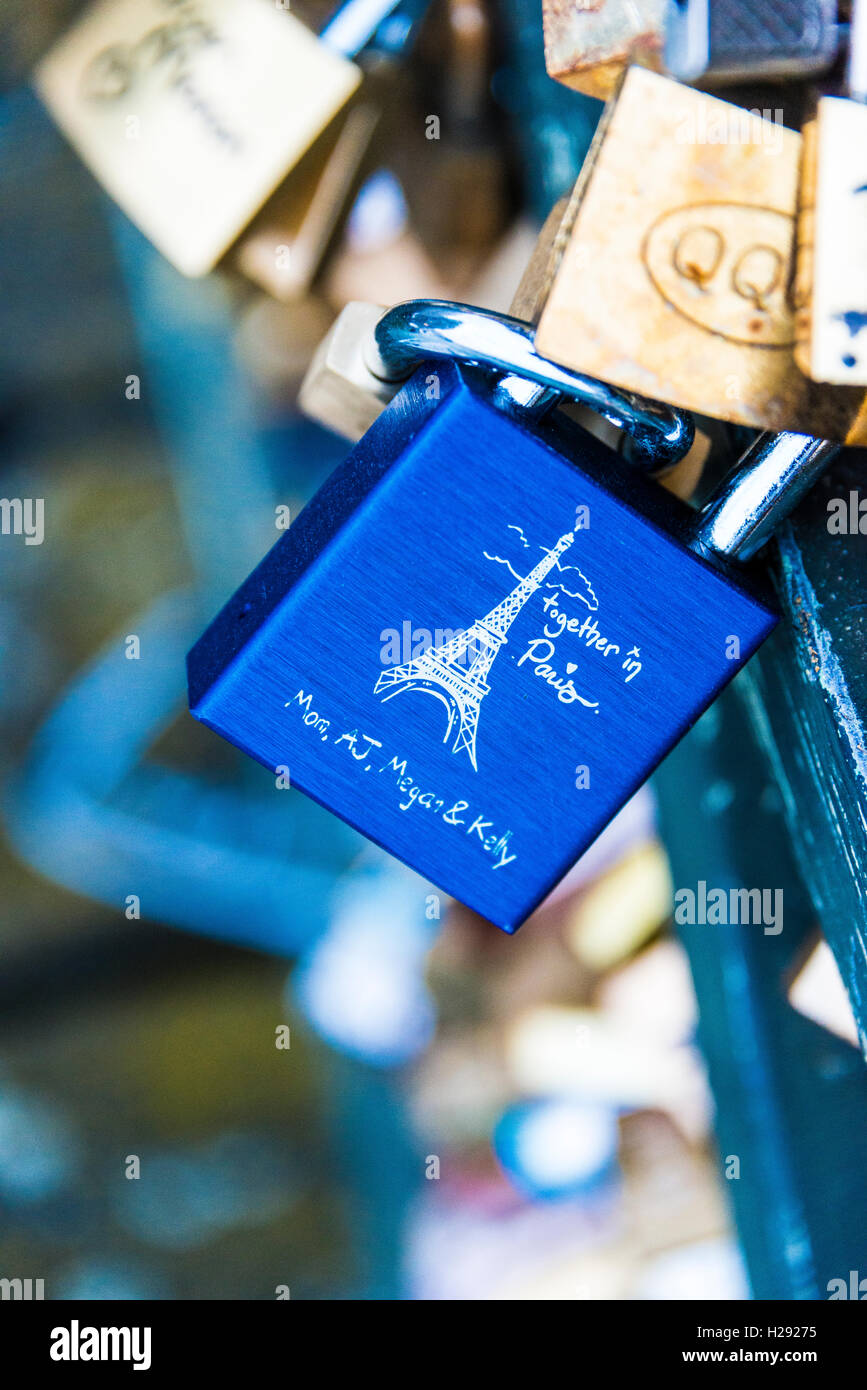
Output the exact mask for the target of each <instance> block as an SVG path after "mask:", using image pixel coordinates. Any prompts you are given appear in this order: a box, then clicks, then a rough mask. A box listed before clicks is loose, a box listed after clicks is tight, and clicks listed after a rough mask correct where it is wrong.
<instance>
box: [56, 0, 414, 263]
mask: <svg viewBox="0 0 867 1390" xmlns="http://www.w3.org/2000/svg"><path fill="white" fill-rule="evenodd" d="M396 3H397V0H378V3H374V4H373V5H370V4H367V3H362V0H356V2H355V3H353V0H350V3H349V4H348V5H345V6H344V7H343V9H342V10H341V11H340V12H339V13H338V15H337V16H336V18H335V19H334V20H332V21H331V23H330V24H329V26H328V27H327V30H326V31H325V32H324V33H323V35H321V36H320V37H317V36H316V35H314V34H313V33H311V32H310V30H308V29H307V28H306V27H305V26H304V25H303V24H302V23H301V22H300V20H298V19H296V18H295V16H294V15H292V14H290V13H289V12H288V9H289V6H288V4H283V3H282V0H281V3H278V4H274V3H268V0H186V2H185V3H184V4H182V5H180V4H177V3H174V2H173V0H103V3H100V4H97V5H95V6H94V7H92V8H91V9H89V10H87V11H86V13H85V14H84V16H83V18H81V19H80V20H79V21H78V23H77V24H75V25H74V26H73V28H72V29H71V30H69V32H68V33H66V34H65V35H64V36H63V37H62V38H61V39H60V41H59V42H58V43H57V44H56V45H55V46H54V48H52V50H51V51H50V52H49V54H48V55H47V56H46V58H45V59H43V61H42V63H41V64H40V65H39V67H38V68H37V70H36V79H35V80H36V86H37V89H38V91H39V93H40V95H41V97H42V99H43V101H44V102H45V104H46V106H47V107H48V109H49V111H50V112H51V114H52V115H53V117H54V119H55V120H56V122H57V124H58V125H59V126H60V128H61V129H62V130H63V132H64V133H65V135H66V136H67V138H68V139H69V140H70V141H71V143H72V144H73V145H74V146H75V148H76V149H77V151H78V153H79V154H80V155H81V156H82V158H83V159H84V160H85V161H86V163H87V164H88V165H89V166H90V168H91V169H92V170H93V172H94V173H95V174H96V176H97V178H98V179H99V180H100V182H101V183H102V184H103V185H104V187H105V188H106V190H107V191H108V192H109V193H110V194H111V196H112V197H113V198H114V199H115V201H116V202H117V203H118V204H119V205H120V206H121V207H122V208H123V209H124V211H125V212H126V213H127V214H128V216H129V217H131V218H132V220H133V221H134V222H136V223H137V224H138V226H139V227H140V228H141V229H142V231H143V232H144V233H145V235H146V236H148V237H149V238H150V240H151V241H152V242H153V243H154V245H155V246H157V247H158V248H159V250H160V251H162V252H163V254H164V255H165V256H166V257H167V258H168V259H169V260H170V261H172V262H173V263H174V265H176V266H177V268H178V269H179V270H181V271H182V272H183V273H184V274H186V275H203V274H205V273H206V272H207V271H209V270H211V269H213V267H214V266H215V265H216V264H217V262H218V261H219V260H220V259H221V257H222V256H223V255H224V254H225V253H226V251H227V250H228V249H229V247H230V246H232V245H233V243H234V242H235V241H236V240H237V238H238V236H239V234H240V233H241V232H242V231H243V230H244V228H245V227H246V226H247V225H248V224H249V222H250V220H251V219H252V217H253V216H254V214H255V213H256V212H257V211H258V210H259V209H260V208H261V207H262V205H263V204H264V203H265V201H266V200H267V199H268V198H269V197H270V196H271V194H272V193H273V192H274V191H275V189H277V187H278V186H279V185H280V184H281V183H282V182H283V180H284V179H285V178H286V176H287V174H288V173H289V172H290V171H291V170H292V169H294V168H295V167H296V166H297V165H298V164H299V161H301V160H302V158H303V156H304V155H305V154H306V153H307V151H308V150H309V149H310V148H311V146H313V145H314V143H315V142H316V140H317V139H318V138H319V137H320V135H321V134H322V132H323V131H325V130H326V129H327V128H328V127H329V125H330V124H331V122H332V121H333V120H334V118H335V117H336V116H337V115H338V113H339V112H340V111H342V110H343V109H344V107H345V106H346V104H347V102H348V101H349V100H350V98H351V97H352V96H353V94H354V93H355V91H356V89H357V88H358V87H359V85H360V83H361V79H362V72H361V69H360V68H359V67H358V66H357V65H356V64H355V63H353V62H351V61H349V55H350V54H351V53H353V52H356V51H358V49H359V48H360V47H362V46H363V44H364V43H365V42H366V41H367V39H368V38H369V37H370V34H371V32H372V31H373V30H374V29H375V28H376V26H377V24H378V23H379V22H380V21H381V20H382V19H383V17H384V16H385V15H386V14H388V12H389V11H390V10H391V9H393V8H394V5H395V4H396Z"/></svg>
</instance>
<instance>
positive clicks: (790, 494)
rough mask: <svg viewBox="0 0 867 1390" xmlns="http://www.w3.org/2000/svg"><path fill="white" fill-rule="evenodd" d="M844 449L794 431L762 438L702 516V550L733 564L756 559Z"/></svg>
mask: <svg viewBox="0 0 867 1390" xmlns="http://www.w3.org/2000/svg"><path fill="white" fill-rule="evenodd" d="M840 448H841V446H840V445H839V444H833V443H831V442H830V441H829V440H827V439H813V438H812V436H811V435H808V434H794V433H792V432H791V431H783V432H782V433H780V434H760V435H759V437H758V438H757V439H756V440H754V441H753V443H752V444H751V445H750V447H749V448H748V449H747V451H746V453H745V454H744V455H743V457H742V458H741V459H740V461H739V463H738V464H737V465H736V467H735V469H734V471H733V472H732V473H730V474H729V475H728V477H726V478H724V479H723V481H722V482H721V483H720V485H719V487H718V488H717V489H716V491H715V492H714V493H713V494H712V496H711V497H710V498H709V499H708V501H707V502H706V503H705V506H704V508H703V510H702V511H701V512H700V513H699V514H698V519H697V524H696V540H697V541H698V543H699V545H700V546H703V547H706V548H707V549H708V550H712V551H715V552H716V554H717V555H727V556H729V557H730V558H731V559H735V560H749V559H751V558H752V556H753V555H755V554H756V551H758V550H760V549H761V547H762V546H763V545H764V544H765V542H766V541H768V540H770V538H771V535H772V534H773V532H774V531H775V529H776V528H777V526H779V524H780V522H782V521H784V520H785V518H786V517H787V516H788V515H789V512H790V511H792V509H793V508H794V507H795V506H796V504H797V503H798V502H800V500H801V498H802V497H803V496H804V495H805V494H806V493H808V492H809V491H810V489H811V488H812V487H814V486H815V484H816V483H817V482H818V480H819V478H820V477H821V475H822V474H823V473H824V471H825V469H826V468H827V467H828V464H829V463H830V462H831V460H832V459H833V458H834V457H835V455H836V454H838V453H839V452H840Z"/></svg>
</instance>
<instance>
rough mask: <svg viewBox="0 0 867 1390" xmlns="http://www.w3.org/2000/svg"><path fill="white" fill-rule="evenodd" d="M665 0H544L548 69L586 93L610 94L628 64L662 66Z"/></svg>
mask: <svg viewBox="0 0 867 1390" xmlns="http://www.w3.org/2000/svg"><path fill="white" fill-rule="evenodd" d="M665 9H666V0H594V3H591V4H587V3H582V0H542V24H543V28H544V33H545V66H546V68H547V69H548V74H549V76H551V77H554V78H556V79H557V81H558V82H564V83H565V84H566V86H567V87H572V88H574V89H575V91H578V92H583V93H584V94H585V96H589V97H600V98H601V99H602V100H603V101H605V100H607V99H608V97H610V96H611V94H612V92H613V91H614V90H615V88H616V87H617V83H618V81H619V79H620V77H621V75H622V73H623V69H624V68H625V67H626V66H627V64H629V63H640V64H641V65H642V67H646V68H650V69H652V70H653V71H655V72H660V71H661V70H662V50H663V45H664V40H665Z"/></svg>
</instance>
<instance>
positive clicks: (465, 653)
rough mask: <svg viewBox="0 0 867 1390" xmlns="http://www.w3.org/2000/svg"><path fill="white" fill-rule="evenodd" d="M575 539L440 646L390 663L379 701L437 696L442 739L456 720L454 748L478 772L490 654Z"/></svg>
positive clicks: (378, 688) (564, 540) (379, 685)
mask: <svg viewBox="0 0 867 1390" xmlns="http://www.w3.org/2000/svg"><path fill="white" fill-rule="evenodd" d="M574 539H575V535H574V532H572V531H567V533H566V535H565V536H561V537H560V539H559V541H558V542H557V544H556V546H555V547H554V549H553V550H549V551H547V552H546V554H545V556H544V558H543V559H542V560H540V561H539V563H538V565H536V566H535V568H534V569H532V570H531V571H530V573H529V574H528V575H527V576H526V578H524V579H522V580H521V581H520V583H519V584H516V585H515V587H514V589H513V590H512V592H511V593H510V594H507V595H506V597H505V598H504V599H503V601H502V603H498V604H497V606H496V608H492V609H491V611H490V613H487V614H486V615H485V617H484V618H479V619H478V620H477V621H476V622H475V623H473V625H472V627H471V628H468V629H467V631H466V632H462V633H460V634H459V635H458V636H457V637H453V638H452V640H451V641H450V642H445V643H444V644H443V645H442V646H441V647H430V648H429V649H428V650H427V651H426V652H423V653H422V655H421V656H417V657H414V658H413V660H412V661H407V662H405V663H404V664H403V665H402V666H392V667H391V668H390V669H389V670H388V671H383V673H382V675H381V676H380V677H379V680H378V681H377V682H376V685H375V686H374V688H373V691H374V694H375V695H379V694H382V698H383V701H385V700H391V699H392V698H393V697H394V696H395V695H400V694H401V693H402V692H403V691H404V690H419V691H422V692H423V693H426V694H429V695H434V696H436V698H437V699H439V700H441V701H442V703H443V704H444V705H445V707H446V709H447V711H448V717H449V718H448V726H447V728H446V732H445V736H444V738H443V743H448V741H449V739H450V737H451V734H452V729H453V728H454V726H455V723H457V726H458V727H457V732H456V734H455V741H454V745H453V747H452V752H453V753H460V752H462V751H464V750H466V752H467V753H468V754H469V758H470V762H471V763H472V765H473V767H474V768H475V769H476V771H478V764H477V762H476V730H477V729H478V725H479V709H480V706H481V703H482V700H483V699H484V697H485V696H486V695H487V694H488V691H489V690H490V688H491V687H490V686H489V685H488V683H487V677H488V673H489V671H490V669H491V666H492V665H493V662H494V657H495V656H496V655H497V652H498V651H499V650H500V648H501V647H502V646H504V645H505V643H506V640H507V639H506V633H507V632H508V630H509V628H510V627H511V626H512V623H513V622H514V621H515V619H516V618H517V616H518V614H519V613H520V611H521V609H522V608H523V607H524V604H525V603H526V602H527V600H528V598H530V596H531V595H532V594H534V593H535V592H536V590H537V589H538V587H539V585H540V584H541V583H542V580H543V579H544V578H545V576H546V574H548V573H549V571H550V570H552V569H553V568H554V566H555V565H556V564H557V563H558V561H559V559H560V556H561V555H562V554H563V552H564V550H568V549H569V546H570V545H571V544H572V542H573V541H574ZM468 657H469V659H468Z"/></svg>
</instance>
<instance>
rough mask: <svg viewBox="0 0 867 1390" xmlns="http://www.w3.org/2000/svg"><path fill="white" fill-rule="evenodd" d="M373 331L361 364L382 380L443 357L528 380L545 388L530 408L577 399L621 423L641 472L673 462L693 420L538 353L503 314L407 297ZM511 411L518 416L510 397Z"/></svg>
mask: <svg viewBox="0 0 867 1390" xmlns="http://www.w3.org/2000/svg"><path fill="white" fill-rule="evenodd" d="M374 337H375V347H373V346H371V350H370V351H369V352H368V354H367V366H368V367H369V369H370V370H371V371H372V372H373V374H374V375H375V376H377V377H379V378H380V380H382V381H402V380H404V379H405V378H406V377H408V376H410V375H411V374H412V372H413V371H414V370H415V368H416V367H418V366H419V365H420V364H421V363H422V362H426V361H429V360H430V359H432V358H447V359H449V360H451V361H458V362H465V363H467V364H468V365H471V366H476V367H486V368H489V369H491V370H493V371H495V372H499V373H502V374H503V375H504V376H506V377H509V378H521V379H523V380H525V381H529V382H535V383H536V384H537V386H540V387H544V388H546V389H545V391H544V392H539V393H537V395H536V400H535V405H536V410H535V413H536V414H538V413H539V410H540V408H542V407H544V408H550V406H551V405H553V404H554V403H555V402H556V401H557V400H558V399H569V400H573V401H579V402H580V403H581V404H582V405H586V406H588V407H589V408H590V409H591V410H595V411H596V412H597V413H598V414H599V415H602V416H603V417H604V418H605V419H606V420H608V421H610V423H611V424H612V425H616V426H617V428H618V429H622V430H625V431H626V432H627V433H628V434H629V435H630V437H631V439H632V441H633V457H634V460H635V462H637V463H639V464H641V465H643V466H644V467H645V468H646V469H648V470H649V471H659V470H662V469H664V468H667V467H670V466H671V465H672V464H674V463H677V462H678V460H679V459H682V458H683V456H684V454H686V453H687V451H688V449H689V448H690V445H691V444H692V441H693V437H694V433H695V427H694V425H693V421H692V417H691V416H690V415H688V414H687V413H686V412H685V411H682V410H677V409H675V408H674V407H673V406H669V405H663V404H662V403H661V402H659V401H652V400H648V399H646V398H645V397H644V396H639V395H636V394H635V393H634V392H632V391H622V390H619V389H618V388H617V387H614V386H608V385H607V384H606V383H605V382H604V381H597V380H596V379H595V378H594V377H590V376H584V375H583V374H582V373H580V372H571V371H569V370H568V368H566V367H561V366H558V364H557V363H556V362H551V361H549V359H548V358H547V357H541V356H540V355H539V353H538V352H537V351H536V348H535V342H534V338H535V334H534V330H533V328H532V327H531V326H530V325H529V324H527V323H523V322H522V321H521V320H520V319H515V318H511V317H510V316H509V315H508V314H497V313H493V312H491V311H490V310H487V309H474V308H472V306H470V305H468V304H452V303H451V302H450V301H448V300H445V299H410V300H408V301H407V302H406V303H404V304H397V305H395V307H394V308H393V309H388V310H387V311H386V312H385V313H384V314H383V316H382V318H381V319H380V320H379V322H378V323H377V325H376V328H375V329H374ZM513 413H514V414H515V415H516V416H517V417H518V418H520V415H521V408H520V405H519V404H518V403H517V402H515V403H514V405H513ZM526 413H527V415H528V416H531V415H532V414H533V413H534V406H533V404H528V405H527V407H526Z"/></svg>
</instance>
